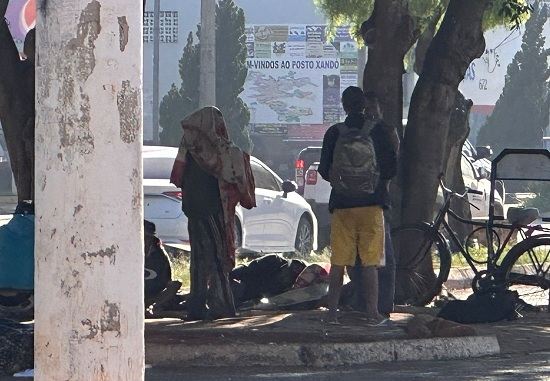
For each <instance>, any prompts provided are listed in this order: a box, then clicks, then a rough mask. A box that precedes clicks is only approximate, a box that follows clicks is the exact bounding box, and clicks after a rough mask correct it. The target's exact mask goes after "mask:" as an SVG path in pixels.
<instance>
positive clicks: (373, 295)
mask: <svg viewBox="0 0 550 381" xmlns="http://www.w3.org/2000/svg"><path fill="white" fill-rule="evenodd" d="M361 275H362V280H363V285H364V292H365V310H366V315H367V319H369V321H372V322H373V323H377V322H378V321H380V320H383V319H382V317H381V316H380V314H379V313H378V270H377V269H376V267H375V266H365V267H363V270H362V271H361Z"/></svg>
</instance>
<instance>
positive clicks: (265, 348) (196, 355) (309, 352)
mask: <svg viewBox="0 0 550 381" xmlns="http://www.w3.org/2000/svg"><path fill="white" fill-rule="evenodd" d="M496 354H500V346H499V344H498V341H497V338H496V336H495V335H488V336H468V337H445V338H441V337H438V338H430V339H420V340H391V341H378V342H370V343H332V344H327V343H325V344H323V343H314V344H307V345H303V344H262V345H254V346H253V347H251V346H243V345H220V346H210V345H200V346H194V347H192V348H190V347H186V346H185V345H181V344H163V345H161V344H148V345H146V353H145V361H146V363H147V364H151V365H152V366H153V367H167V366H170V367H186V366H194V367H214V366H215V367H222V366H312V367H327V366H342V365H362V364H368V363H373V362H395V361H412V360H448V359H460V358H469V357H481V356H488V355H496Z"/></svg>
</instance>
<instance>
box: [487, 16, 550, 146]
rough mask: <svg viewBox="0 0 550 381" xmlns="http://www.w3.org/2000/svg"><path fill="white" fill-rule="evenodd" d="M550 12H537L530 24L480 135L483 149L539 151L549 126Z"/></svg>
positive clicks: (526, 27) (529, 21) (526, 28)
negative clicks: (549, 44) (547, 30)
mask: <svg viewBox="0 0 550 381" xmlns="http://www.w3.org/2000/svg"><path fill="white" fill-rule="evenodd" d="M547 10H548V8H547V7H546V6H545V7H543V8H536V9H535V10H534V11H533V13H532V15H531V17H530V18H529V20H528V21H527V23H526V24H525V34H524V35H523V43H522V45H521V50H520V51H518V52H517V53H516V55H515V56H514V59H513V60H512V62H511V63H510V65H508V69H507V73H506V79H505V85H504V89H503V91H502V94H501V95H500V97H499V99H498V101H497V103H496V105H495V108H494V110H493V113H492V114H491V116H490V117H489V118H488V119H487V122H486V124H485V125H484V126H482V127H481V129H480V131H479V134H478V142H479V143H480V145H491V147H492V148H493V152H494V153H495V154H498V153H500V151H501V150H502V149H503V148H538V147H540V146H541V140H542V137H543V131H544V128H545V127H546V126H547V124H548V92H549V87H548V83H547V79H548V71H549V70H550V66H549V64H548V55H549V53H550V52H549V51H548V50H546V49H544V42H545V37H544V35H543V33H542V31H543V27H544V23H545V22H546V20H547V19H548V12H547Z"/></svg>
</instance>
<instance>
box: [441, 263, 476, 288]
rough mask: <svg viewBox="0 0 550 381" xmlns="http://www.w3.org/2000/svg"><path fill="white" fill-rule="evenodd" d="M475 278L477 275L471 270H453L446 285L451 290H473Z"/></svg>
mask: <svg viewBox="0 0 550 381" xmlns="http://www.w3.org/2000/svg"><path fill="white" fill-rule="evenodd" d="M474 276H475V274H474V272H473V271H472V269H470V268H463V269H459V268H451V271H450V272H449V277H448V278H447V281H446V282H445V283H444V285H445V287H447V289H450V290H464V289H471V288H472V279H474Z"/></svg>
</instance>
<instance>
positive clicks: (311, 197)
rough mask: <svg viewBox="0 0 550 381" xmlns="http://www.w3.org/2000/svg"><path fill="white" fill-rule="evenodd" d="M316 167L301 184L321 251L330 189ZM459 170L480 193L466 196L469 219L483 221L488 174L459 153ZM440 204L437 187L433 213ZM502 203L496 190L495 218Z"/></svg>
mask: <svg viewBox="0 0 550 381" xmlns="http://www.w3.org/2000/svg"><path fill="white" fill-rule="evenodd" d="M318 164H319V163H318V162H316V163H314V164H312V165H310V166H309V168H308V170H307V171H306V172H305V176H304V181H303V183H304V198H305V199H306V200H307V202H309V203H310V205H311V207H312V209H313V211H314V212H315V215H316V216H317V219H318V222H319V231H318V234H317V239H318V241H319V249H322V248H324V247H325V246H326V245H328V244H329V236H330V221H331V216H330V213H329V211H328V201H329V197H330V191H331V187H330V183H329V182H328V181H326V180H324V179H323V178H322V177H321V175H319V173H318V172H317V167H318ZM461 169H462V177H463V179H464V185H465V186H466V187H469V188H471V189H474V190H477V191H480V192H483V194H474V193H468V201H469V202H470V211H471V213H472V219H474V220H475V219H487V218H488V216H489V197H490V192H491V182H490V181H489V180H488V178H487V176H488V174H487V173H480V170H479V167H478V166H476V165H475V162H472V161H471V160H470V159H469V158H468V156H466V155H465V154H464V153H463V154H462V161H461ZM442 204H443V192H442V190H441V188H439V189H438V193H437V198H436V202H435V206H434V207H435V208H436V210H437V209H438V208H439V207H440V206H441V205H442ZM503 204H504V203H503V200H502V197H501V195H500V193H499V190H498V188H497V190H496V191H495V215H504V213H503ZM436 210H435V211H436Z"/></svg>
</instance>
